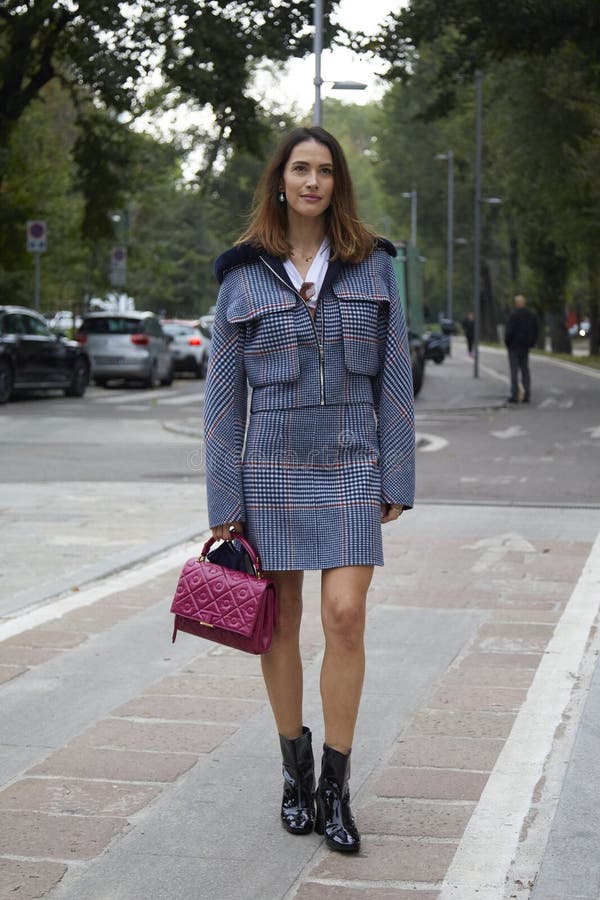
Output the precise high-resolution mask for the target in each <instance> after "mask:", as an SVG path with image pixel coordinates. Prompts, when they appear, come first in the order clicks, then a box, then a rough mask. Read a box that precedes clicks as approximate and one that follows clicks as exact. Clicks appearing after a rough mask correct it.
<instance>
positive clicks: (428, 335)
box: [423, 331, 450, 366]
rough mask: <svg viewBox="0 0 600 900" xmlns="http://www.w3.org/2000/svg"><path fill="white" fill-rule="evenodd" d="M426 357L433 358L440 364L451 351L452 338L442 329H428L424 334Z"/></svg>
mask: <svg viewBox="0 0 600 900" xmlns="http://www.w3.org/2000/svg"><path fill="white" fill-rule="evenodd" d="M423 341H424V343H425V359H431V360H433V362H434V363H435V364H436V365H438V366H439V364H440V363H443V362H444V360H445V359H446V357H447V356H448V354H449V353H450V338H449V336H448V335H447V334H445V333H444V332H440V331H426V332H425V334H424V335H423Z"/></svg>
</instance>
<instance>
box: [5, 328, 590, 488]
mask: <svg viewBox="0 0 600 900" xmlns="http://www.w3.org/2000/svg"><path fill="white" fill-rule="evenodd" d="M506 369H507V366H506V358H505V355H504V353H500V352H494V351H492V350H483V351H482V357H481V369H480V373H481V377H480V379H479V380H478V381H476V380H475V379H473V378H472V375H471V373H472V362H471V360H469V359H468V358H467V357H466V354H465V353H464V348H463V344H462V341H461V340H460V339H455V348H454V354H453V356H452V358H451V359H447V360H446V361H445V362H444V363H443V364H442V365H440V366H436V365H434V364H432V363H429V364H428V366H427V373H426V378H425V384H424V387H423V389H422V392H421V395H420V396H419V398H418V400H417V404H416V410H417V428H418V432H419V434H421V435H424V439H423V441H422V442H421V450H422V451H423V452H420V453H419V457H418V475H417V477H418V488H417V496H418V500H419V501H421V502H424V501H445V500H450V501H454V502H456V501H459V502H463V503H464V502H483V501H485V502H490V501H491V502H497V503H539V504H544V505H554V504H558V505H561V504H567V505H573V504H576V505H578V504H600V467H599V466H598V462H599V451H600V372H593V371H590V370H585V369H582V368H578V369H577V370H573V369H572V368H569V367H563V366H560V365H556V364H553V363H549V362H546V361H545V360H542V359H536V358H534V359H532V375H533V394H532V403H531V404H529V405H525V404H520V405H519V406H517V407H510V406H507V405H506V403H505V400H506V397H507V395H508V382H507V377H506ZM203 397H204V382H203V381H196V380H194V379H187V378H185V379H183V378H182V379H179V380H177V381H176V382H175V383H174V385H173V386H172V387H171V388H162V389H160V390H157V391H153V392H152V391H148V390H144V389H139V388H136V387H130V388H124V387H114V388H109V389H103V388H95V387H91V388H90V389H89V391H88V393H87V394H86V396H85V397H84V398H83V399H67V398H64V397H62V396H55V397H47V396H43V395H40V396H34V397H27V398H22V399H18V400H15V401H13V402H11V403H10V404H8V405H7V406H5V407H4V408H3V409H2V410H1V411H0V433H1V434H2V443H1V454H2V466H1V472H0V481H1V482H3V483H30V484H31V483H40V482H42V483H50V482H54V483H59V482H64V483H69V482H73V481H76V482H82V481H83V482H99V481H111V482H112V481H119V482H128V483H130V484H131V483H136V482H138V483H139V482H140V481H145V482H149V483H152V482H156V481H161V482H170V483H180V484H181V483H188V484H199V483H200V482H203V480H204V459H203V454H202V430H201V421H202V405H203Z"/></svg>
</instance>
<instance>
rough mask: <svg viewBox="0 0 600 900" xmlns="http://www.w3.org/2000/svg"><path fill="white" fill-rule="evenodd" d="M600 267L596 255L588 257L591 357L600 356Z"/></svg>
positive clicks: (592, 254)
mask: <svg viewBox="0 0 600 900" xmlns="http://www.w3.org/2000/svg"><path fill="white" fill-rule="evenodd" d="M599 276H600V267H599V265H598V257H597V255H596V254H595V253H593V252H592V253H591V254H590V256H589V257H588V284H589V292H590V294H589V300H588V307H589V313H590V355H591V356H598V355H599V354H600V321H599V319H600V316H599V312H600V310H599V309H598V292H599V288H600V277H599Z"/></svg>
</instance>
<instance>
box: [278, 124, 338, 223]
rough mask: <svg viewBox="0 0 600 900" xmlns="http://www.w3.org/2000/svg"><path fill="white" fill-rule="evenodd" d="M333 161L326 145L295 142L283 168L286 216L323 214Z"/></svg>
mask: <svg viewBox="0 0 600 900" xmlns="http://www.w3.org/2000/svg"><path fill="white" fill-rule="evenodd" d="M333 176H334V173H333V160H332V158H331V152H330V150H329V147H326V146H325V144H320V143H319V142H318V141H314V140H308V141H302V142H301V143H300V144H296V146H295V147H294V149H293V150H292V152H291V153H290V156H289V158H288V161H287V163H286V164H285V169H284V170H283V183H282V184H281V185H280V187H281V190H282V191H284V193H285V197H286V201H287V207H288V215H289V214H290V212H292V214H293V213H296V214H297V215H299V216H307V217H309V218H317V217H318V216H322V215H323V214H324V213H325V210H326V209H327V208H328V207H329V206H330V204H331V198H332V196H333V181H334V178H333Z"/></svg>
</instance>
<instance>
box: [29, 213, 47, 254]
mask: <svg viewBox="0 0 600 900" xmlns="http://www.w3.org/2000/svg"><path fill="white" fill-rule="evenodd" d="M27 249H28V251H29V252H30V253H44V252H45V251H46V250H47V249H48V246H47V241H46V223H45V222H44V221H43V220H42V219H30V220H29V221H28V222H27Z"/></svg>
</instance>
